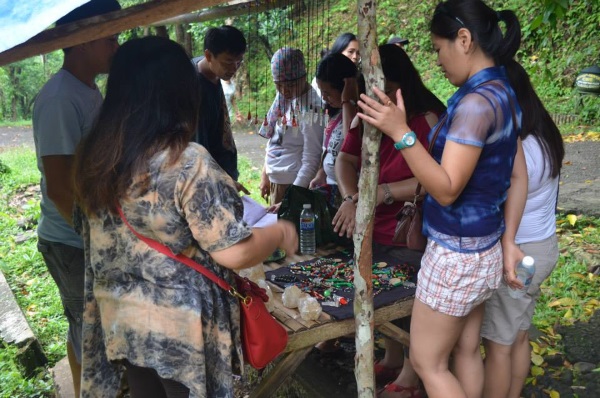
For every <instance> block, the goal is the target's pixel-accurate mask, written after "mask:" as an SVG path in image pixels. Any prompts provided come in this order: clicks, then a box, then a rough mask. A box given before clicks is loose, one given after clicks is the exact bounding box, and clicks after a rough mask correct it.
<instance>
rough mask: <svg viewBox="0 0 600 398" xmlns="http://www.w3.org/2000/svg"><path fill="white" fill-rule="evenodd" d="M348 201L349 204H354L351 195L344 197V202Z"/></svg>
mask: <svg viewBox="0 0 600 398" xmlns="http://www.w3.org/2000/svg"><path fill="white" fill-rule="evenodd" d="M348 200H349V201H351V202H354V198H353V197H352V195H348V196H344V202H346V201H348Z"/></svg>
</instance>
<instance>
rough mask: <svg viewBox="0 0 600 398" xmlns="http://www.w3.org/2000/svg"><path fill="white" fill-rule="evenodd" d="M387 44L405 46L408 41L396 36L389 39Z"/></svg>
mask: <svg viewBox="0 0 600 398" xmlns="http://www.w3.org/2000/svg"><path fill="white" fill-rule="evenodd" d="M387 44H401V45H405V44H408V39H404V38H401V37H398V36H394V37H392V38H391V39H389V40H388V42H387Z"/></svg>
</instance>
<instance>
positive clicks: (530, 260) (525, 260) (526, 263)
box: [521, 256, 534, 267]
mask: <svg viewBox="0 0 600 398" xmlns="http://www.w3.org/2000/svg"><path fill="white" fill-rule="evenodd" d="M521 263H523V265H524V266H526V267H531V266H532V265H533V264H534V260H533V257H531V256H525V257H523V260H521Z"/></svg>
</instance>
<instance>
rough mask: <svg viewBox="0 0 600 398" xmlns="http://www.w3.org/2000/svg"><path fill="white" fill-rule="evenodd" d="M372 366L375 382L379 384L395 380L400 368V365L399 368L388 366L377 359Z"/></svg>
mask: <svg viewBox="0 0 600 398" xmlns="http://www.w3.org/2000/svg"><path fill="white" fill-rule="evenodd" d="M373 368H374V369H375V384H377V385H380V386H381V385H386V384H388V383H390V382H392V381H394V380H396V378H398V375H399V374H400V371H401V370H402V366H400V367H399V368H388V367H387V366H385V365H382V364H381V363H380V362H379V361H375V364H374V365H373Z"/></svg>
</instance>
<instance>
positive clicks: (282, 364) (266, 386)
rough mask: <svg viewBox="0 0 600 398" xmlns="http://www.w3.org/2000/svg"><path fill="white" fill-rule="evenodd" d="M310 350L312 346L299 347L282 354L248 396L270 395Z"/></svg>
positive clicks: (254, 397) (260, 396) (255, 397)
mask: <svg viewBox="0 0 600 398" xmlns="http://www.w3.org/2000/svg"><path fill="white" fill-rule="evenodd" d="M310 350H312V346H310V347H306V348H301V349H299V350H296V351H292V352H290V353H287V354H284V355H283V358H281V359H280V360H279V361H278V362H277V364H276V365H275V367H274V368H273V369H271V371H270V372H269V374H267V375H266V376H265V377H264V378H263V379H262V380H261V382H260V384H259V385H258V386H257V387H256V388H255V389H254V390H253V391H252V393H251V394H250V398H262V397H272V396H274V395H275V392H276V391H277V389H278V388H279V387H280V386H281V385H282V384H283V382H285V380H286V379H287V378H288V377H289V376H290V375H291V374H292V373H294V371H295V370H296V369H297V368H298V366H300V364H301V363H302V361H304V358H306V356H307V355H308V353H309V352H310Z"/></svg>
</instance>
